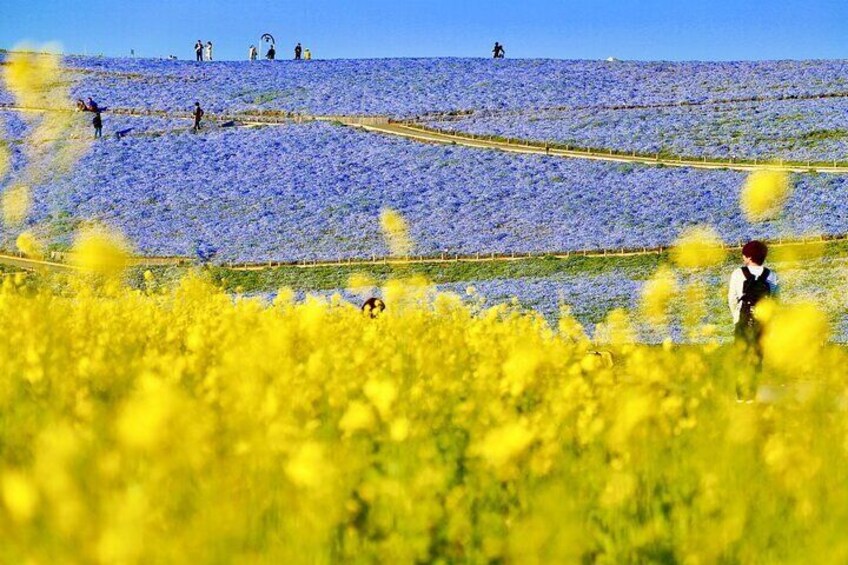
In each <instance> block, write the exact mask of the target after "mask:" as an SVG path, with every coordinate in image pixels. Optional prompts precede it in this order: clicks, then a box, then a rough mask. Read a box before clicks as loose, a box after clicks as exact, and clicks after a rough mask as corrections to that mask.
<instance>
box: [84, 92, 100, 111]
mask: <svg viewBox="0 0 848 565" xmlns="http://www.w3.org/2000/svg"><path fill="white" fill-rule="evenodd" d="M85 106H86V109H87V110H88V111H89V112H94V113H95V114H99V113H100V106H98V105H97V102H95V101H94V100H93V99H92V98H91V96H89V97H88V103H87V104H86V105H85Z"/></svg>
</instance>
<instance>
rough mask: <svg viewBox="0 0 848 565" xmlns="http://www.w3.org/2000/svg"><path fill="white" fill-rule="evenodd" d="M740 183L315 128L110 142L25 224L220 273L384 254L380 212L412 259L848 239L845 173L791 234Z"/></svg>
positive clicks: (805, 190)
mask: <svg viewBox="0 0 848 565" xmlns="http://www.w3.org/2000/svg"><path fill="white" fill-rule="evenodd" d="M743 180H744V176H743V175H742V174H740V173H734V172H728V171H694V170H686V169H671V168H668V169H664V168H656V167H645V166H629V165H620V164H608V163H595V162H585V161H579V160H561V159H555V158H546V157H542V156H538V157H533V156H514V155H507V154H503V153H498V152H494V151H479V150H474V149H464V148H451V147H441V146H428V145H424V144H417V143H411V142H407V141H405V140H397V139H393V138H389V137H382V136H378V135H373V134H368V133H363V132H359V131H356V130H353V129H349V128H343V127H338V126H333V125H328V124H318V123H314V124H308V125H291V126H284V127H267V128H256V129H238V130H220V131H215V132H212V133H203V134H200V135H192V134H190V133H188V132H182V133H176V134H173V135H166V136H161V137H152V138H149V137H143V136H142V137H139V138H126V139H123V140H120V141H117V140H114V139H106V140H103V141H102V142H99V143H96V144H94V145H93V146H92V148H91V149H90V150H89V152H88V153H87V154H86V155H85V157H83V158H82V159H81V160H80V161H79V163H78V164H77V166H76V167H75V168H74V170H73V172H71V173H70V174H69V175H67V176H63V177H61V178H59V179H58V180H55V181H53V182H48V183H46V184H43V185H41V186H38V187H35V188H34V194H35V197H34V199H33V203H34V207H33V210H32V214H30V216H29V218H28V220H27V222H28V225H29V226H30V227H31V229H32V230H33V231H34V232H36V233H38V234H39V235H40V236H41V237H43V238H44V239H45V240H46V241H47V242H48V243H56V244H62V243H65V244H67V243H68V242H69V237H70V232H68V231H67V229H66V228H67V226H68V225H69V222H70V223H73V221H74V220H75V219H76V220H86V219H89V220H90V219H96V220H99V221H101V222H104V223H107V224H109V225H112V226H114V227H115V228H117V229H120V230H121V231H122V232H123V233H125V234H126V235H127V236H128V237H129V238H130V240H131V241H133V242H134V244H135V245H136V247H137V250H138V252H139V253H141V254H145V255H179V256H195V254H196V251H197V250H198V248H203V249H207V250H211V251H210V253H213V252H214V253H213V255H214V258H213V260H215V261H219V262H220V261H224V262H244V261H268V260H300V259H319V258H320V259H336V258H348V257H370V256H372V255H378V256H383V255H387V254H388V253H389V249H388V248H387V247H386V245H385V243H384V241H383V239H382V237H381V235H380V232H379V226H378V225H377V222H376V219H377V217H378V216H379V213H380V210H381V209H382V208H384V207H392V208H394V209H397V210H398V211H399V212H400V213H401V214H402V215H403V216H404V217H405V218H406V219H407V221H408V222H409V223H410V226H411V231H412V240H413V241H414V242H415V246H414V249H413V250H412V252H413V253H415V254H439V253H442V252H445V251H446V252H448V253H476V252H480V253H484V254H485V253H492V252H495V253H511V252H516V253H527V252H550V251H568V250H579V249H587V248H588V249H591V248H615V247H619V248H620V247H642V246H648V247H650V246H657V245H667V244H669V243H671V242H672V241H673V240H674V239H675V238H676V237H677V236H678V235H679V234H680V232H681V231H682V230H683V229H684V228H685V227H687V226H691V225H696V224H702V223H712V224H714V225H716V226H717V228H718V229H719V231H720V233H721V235H722V237H724V238H725V239H726V240H727V241H739V240H741V239H744V238H746V237H749V236H751V235H757V236H774V235H778V234H779V235H786V234H787V233H795V234H805V233H810V232H815V231H818V232H821V233H841V232H845V231H848V216H846V214H845V213H844V207H842V206H841V202H842V201H843V200H844V199H845V195H846V184H845V179H844V178H843V177H833V176H825V175H820V176H804V177H799V178H798V179H797V182H798V188H797V189H796V190H795V192H794V195H793V196H792V197H791V199H790V201H789V203H788V205H787V208H786V211H785V217H784V219H783V220H782V221H781V223H770V224H766V225H762V226H758V227H757V228H756V229H754V228H752V227H751V226H750V225H749V224H748V223H747V222H746V221H745V219H744V218H743V217H742V215H741V214H740V213H739V211H738V204H737V201H738V194H739V188H740V187H741V185H742V182H743ZM57 226H58V227H57ZM4 234H5V238H6V241H10V240H13V238H14V237H15V236H16V233H15V232H14V230H11V229H9V228H8V227H7V228H5V229H4Z"/></svg>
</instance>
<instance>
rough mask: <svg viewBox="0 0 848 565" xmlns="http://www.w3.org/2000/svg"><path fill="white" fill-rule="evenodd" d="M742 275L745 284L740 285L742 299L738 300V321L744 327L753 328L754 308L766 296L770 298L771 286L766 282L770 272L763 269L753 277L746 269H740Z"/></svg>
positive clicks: (754, 321)
mask: <svg viewBox="0 0 848 565" xmlns="http://www.w3.org/2000/svg"><path fill="white" fill-rule="evenodd" d="M742 274H743V275H745V282H744V283H742V298H740V299H739V302H740V303H741V308H740V310H739V321H740V322H743V323H744V324H745V325H746V326H753V325H754V324H755V323H756V320H755V319H754V306H756V305H757V302H759V301H760V300H762V299H763V298H765V297H766V296H771V284H769V282H768V281H767V280H766V279H768V278H769V275H770V274H771V271H769V270H768V269H763V272H762V273H761V274H760V276H759V277H755V276H754V274H753V273H751V271H750V270H749V269H748V267H742Z"/></svg>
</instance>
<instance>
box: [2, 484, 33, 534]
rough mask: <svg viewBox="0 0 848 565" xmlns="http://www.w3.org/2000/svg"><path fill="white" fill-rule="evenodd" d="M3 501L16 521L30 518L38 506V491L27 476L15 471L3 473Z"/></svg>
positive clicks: (25, 520) (21, 521) (20, 521)
mask: <svg viewBox="0 0 848 565" xmlns="http://www.w3.org/2000/svg"><path fill="white" fill-rule="evenodd" d="M2 495H3V503H4V504H5V505H6V509H7V510H8V511H9V514H10V515H11V516H12V519H14V520H15V521H16V522H18V523H23V522H28V521H30V520H31V519H32V517H33V515H34V514H35V511H36V508H37V506H38V491H37V490H36V487H35V485H34V484H33V482H32V480H30V478H29V477H27V476H26V475H24V474H23V473H20V472H17V471H7V472H5V473H3V479H2Z"/></svg>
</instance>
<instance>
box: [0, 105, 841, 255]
mask: <svg viewBox="0 0 848 565" xmlns="http://www.w3.org/2000/svg"><path fill="white" fill-rule="evenodd" d="M0 110H8V111H19V112H65V113H67V112H75V111H74V110H70V109H57V108H38V107H21V106H15V105H10V104H0ZM107 111H108V112H110V113H113V114H116V115H125V116H133V117H163V118H165V117H167V118H171V119H180V120H191V119H192V118H191V114H190V113H188V112H166V111H161V110H146V111H145V110H136V109H126V108H114V109H108V110H107ZM206 119H207V120H208V121H212V122H218V123H227V122H233V124H232V127H258V126H275V125H276V126H279V125H282V124H290V123H302V122H312V121H324V122H336V123H341V124H343V125H346V126H350V127H356V128H359V129H362V130H364V131H368V132H372V133H377V134H383V135H391V136H396V137H402V138H404V139H409V140H412V141H416V142H421V143H435V144H444V145H457V146H464V147H471V148H475V149H488V150H497V151H504V152H508V153H517V154H527V155H545V156H550V157H560V158H570V159H586V160H592V161H608V162H615V163H634V164H642V165H654V166H657V165H662V166H667V167H685V168H695V169H731V170H738V171H753V170H757V169H761V168H764V167H767V168H769V169H772V170H782V171H787V172H799V173H804V172H813V171H815V172H819V173H831V174H846V173H848V166H845V165H839V164H835V165H834V166H813V165H812V164H810V165H807V166H803V165H798V164H791V165H783V164H779V163H778V164H773V163H768V164H767V163H733V162H732V161H731V162H727V161H715V160H708V159H706V158H705V159H701V160H698V159H693V158H683V157H662V156H655V157H651V156H645V155H636V154H631V155H626V154H619V153H615V152H613V151H609V152H608V153H607V152H599V151H593V150H588V149H569V148H562V147H552V146H548V145H545V144H542V143H533V142H527V141H521V140H506V141H504V140H499V139H490V138H486V137H481V136H476V135H472V134H463V133H454V132H445V131H439V130H434V129H431V128H427V127H424V126H421V125H419V124H415V123H406V122H404V123H402V122H394V121H392V120H390V119H388V118H386V117H384V116H305V115H298V114H289V113H284V112H249V113H248V112H246V113H240V114H217V115H207V116H206ZM173 131H182V130H168V131H166V132H162V131H150V132H139V133H135V134H128V136H130V137H145V136H158V135H162V134H163V133H170V132H173ZM817 240H822V241H846V240H848V234H838V235H831V236H823V237H821V238H817ZM803 241H806V240H787V241H783V240H780V241H774V242H772V245H792V244H797V243H801V242H803ZM738 247H739V246H738V245H734V244H730V245H728V246H727V248H728V249H736V248H738ZM667 249H668V247H658V248H636V249H621V248H617V249H591V250H583V251H570V252H549V253H521V254H515V253H512V254H494V253H492V254H480V253H476V254H473V255H444V254H443V255H438V256H419V257H405V258H398V257H372V258H370V259H368V258H364V259H338V260H318V261H288V262H286V261H271V262H263V263H257V264H229V265H222V266H224V267H229V268H232V269H237V270H260V269H266V268H269V267H279V266H294V267H300V268H318V267H333V266H342V265H353V266H356V265H361V266H366V265H377V264H381V265H383V264H394V265H404V264H425V263H429V264H432V263H451V262H490V261H501V262H504V261H517V260H522V259H533V258H541V257H554V258H558V259H567V258H569V257H578V256H580V257H615V256H618V257H623V256H639V255H652V254H658V253H663V252H664V251H666V250H667ZM70 259H71V258H70V257H69V256H67V255H65V254H61V253H53V254H51V258H50V260H34V259H28V258H26V257H23V256H20V255H16V254H14V253H5V254H3V253H0V264H2V265H7V266H11V267H15V268H21V269H26V270H49V271H69V270H74V269H75V268H76V267H74V266H73V262H72V261H71V260H70ZM191 262H192V260H191V259H190V258H185V257H138V258H136V259H135V260H134V261H133V263H134V264H135V265H138V266H154V265H180V264H188V263H191Z"/></svg>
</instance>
